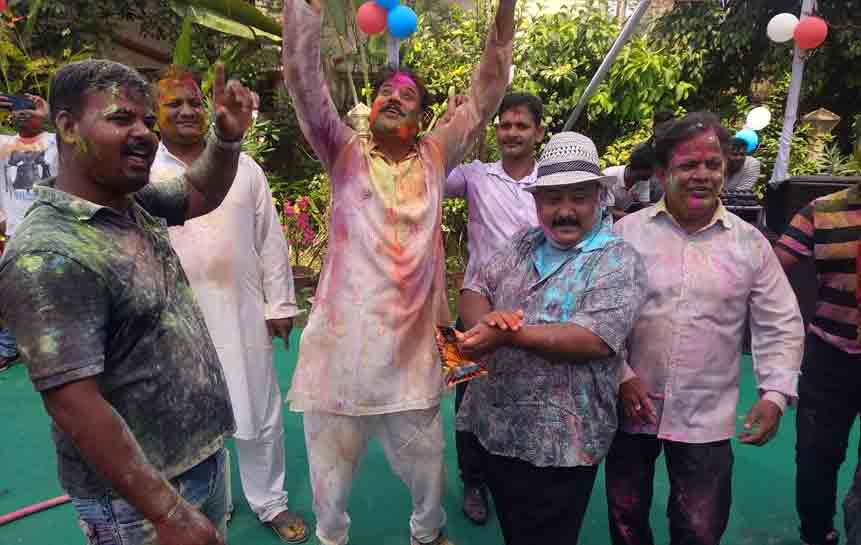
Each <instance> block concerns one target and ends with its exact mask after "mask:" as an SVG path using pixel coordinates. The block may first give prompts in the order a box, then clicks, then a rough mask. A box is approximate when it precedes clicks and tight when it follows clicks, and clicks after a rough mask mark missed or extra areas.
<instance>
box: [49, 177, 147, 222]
mask: <svg viewBox="0 0 861 545" xmlns="http://www.w3.org/2000/svg"><path fill="white" fill-rule="evenodd" d="M56 181H57V179H56V178H48V179H47V180H44V181H42V182H40V183H37V184H35V185H34V186H33V192H34V193H35V194H36V201H37V202H44V203H47V204H50V205H51V206H53V207H54V208H56V209H57V210H59V211H60V212H63V213H65V214H69V215H71V216H73V217H75V218H76V219H78V220H79V221H89V220H91V219H93V217H94V216H95V215H96V214H97V213H99V211H101V210H107V211H109V212H110V213H112V214H118V215H120V216H123V217H124V218H128V216H127V215H125V214H122V213H120V212H118V211H116V210H114V209H113V208H110V207H108V206H102V205H100V204H96V203H94V202H90V201H88V200H86V199H82V198H80V197H76V196H75V195H72V194H71V193H66V192H65V191H61V190H59V189H57V188H56V187H54V186H55V184H56ZM126 198H127V199H128V200H129V201H131V202H130V203H129V204H130V205H131V206H134V207H135V208H139V207H137V205H136V204H135V202H134V200H133V199H132V198H131V197H126ZM138 212H141V213H143V214H146V215H147V216H148V214H147V213H146V211H144V210H143V209H140V210H138Z"/></svg>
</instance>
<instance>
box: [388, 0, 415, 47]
mask: <svg viewBox="0 0 861 545" xmlns="http://www.w3.org/2000/svg"><path fill="white" fill-rule="evenodd" d="M418 24H419V18H418V17H417V16H416V12H414V11H413V10H411V9H410V8H409V7H408V6H403V5H401V6H397V7H396V8H394V9H393V10H391V11H390V12H389V18H388V26H389V34H391V35H392V36H394V37H395V38H398V39H400V40H403V39H404V38H409V37H410V36H412V34H413V32H415V31H416V28H418Z"/></svg>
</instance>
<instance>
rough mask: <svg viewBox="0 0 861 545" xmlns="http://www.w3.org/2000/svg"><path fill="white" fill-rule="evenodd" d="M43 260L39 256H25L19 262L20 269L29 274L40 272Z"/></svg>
mask: <svg viewBox="0 0 861 545" xmlns="http://www.w3.org/2000/svg"><path fill="white" fill-rule="evenodd" d="M42 262H43V260H42V258H41V257H40V256H38V255H25V256H22V257H21V259H19V260H18V267H20V268H22V269H24V270H25V271H27V272H28V273H35V272H38V271H39V269H41V268H42Z"/></svg>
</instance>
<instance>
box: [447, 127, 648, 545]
mask: <svg viewBox="0 0 861 545" xmlns="http://www.w3.org/2000/svg"><path fill="white" fill-rule="evenodd" d="M610 181H611V178H609V177H607V176H604V175H603V174H602V173H601V170H600V168H599V167H598V152H597V151H596V149H595V144H594V143H592V141H591V140H590V139H589V138H587V137H586V136H583V135H582V134H578V133H574V132H563V133H560V134H556V135H553V137H552V138H551V139H550V141H549V142H548V143H547V145H546V146H545V147H544V151H543V152H542V154H541V159H540V160H539V161H538V172H537V178H536V180H535V182H534V183H533V184H532V185H530V186H528V187H527V191H529V192H531V193H532V195H533V196H534V198H535V204H536V208H537V213H538V221H539V223H540V226H539V227H534V228H529V229H525V230H523V231H521V232H519V233H518V234H516V235H515V236H514V237H512V239H511V240H510V241H509V242H508V243H507V244H505V245H504V246H503V247H502V248H501V249H500V251H498V252H497V253H496V254H494V255H493V256H491V258H490V259H489V260H487V261H485V262H484V264H483V265H482V266H481V267H480V269H479V271H478V274H476V275H475V276H474V277H473V278H472V280H471V281H470V282H468V283H465V284H464V289H463V292H462V293H461V297H462V300H463V302H462V303H461V312H462V315H461V318H462V319H463V322H464V325H466V326H467V327H470V329H469V330H468V331H467V332H466V333H464V334H463V335H462V336H461V341H460V348H461V350H462V351H463V352H464V354H466V355H467V356H472V357H474V358H483V359H484V360H485V362H486V364H487V366H488V369H489V373H488V375H487V376H486V377H484V378H482V379H480V380H476V381H473V382H472V383H471V384H470V386H469V389H467V391H466V396H465V398H464V400H463V404H462V406H461V409H460V411H459V412H458V415H457V427H458V429H459V430H468V431H471V432H472V433H474V434H475V435H476V436H477V437H478V440H479V442H480V443H481V445H482V447H483V448H484V449H485V450H486V455H485V457H484V462H485V468H484V470H485V474H486V479H487V483H488V487H489V488H490V491H491V493H492V494H493V502H494V505H495V506H496V512H497V515H498V517H499V523H500V525H501V527H502V533H503V535H504V537H505V543H506V545H534V544H537V543H541V544H547V545H569V544H576V543H577V538H578V536H579V533H580V527H581V524H582V521H583V516H584V514H585V512H586V506H587V505H588V503H589V498H590V496H591V493H592V486H593V484H594V482H595V476H596V475H597V473H598V466H599V464H600V463H601V460H602V459H603V458H604V456H605V455H606V454H607V451H608V450H609V449H610V444H611V443H612V441H613V435H614V433H615V431H616V427H617V414H618V412H617V402H618V389H619V380H620V378H621V376H622V368H623V365H624V360H625V340H626V338H627V336H628V333H629V331H630V330H631V327H632V326H633V323H634V319H635V318H636V316H637V312H638V311H639V308H640V305H641V304H642V301H643V298H644V295H645V292H644V281H645V278H644V274H645V273H644V270H643V263H642V261H641V259H640V256H639V255H638V254H637V252H636V251H634V249H633V248H632V247H631V245H630V244H628V243H626V242H624V241H622V240H621V239H620V238H618V237H616V236H615V235H613V233H612V231H611V224H610V223H608V222H606V221H604V220H603V215H604V210H603V208H604V206H603V203H604V202H605V201H604V200H603V198H602V197H603V195H602V193H606V191H607V188H606V187H605V186H604V184H607V183H608V182H610Z"/></svg>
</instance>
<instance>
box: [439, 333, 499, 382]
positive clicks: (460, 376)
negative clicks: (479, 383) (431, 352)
mask: <svg viewBox="0 0 861 545" xmlns="http://www.w3.org/2000/svg"><path fill="white" fill-rule="evenodd" d="M434 335H435V337H436V345H437V348H438V349H439V359H440V362H441V363H442V375H443V379H444V380H445V385H446V387H448V388H451V387H452V386H454V385H456V384H459V383H461V382H466V381H468V380H472V379H474V378H477V377H483V376H484V375H486V374H487V367H485V366H484V364H482V363H481V362H475V361H472V360H470V359H469V358H467V357H465V356H464V355H463V354H462V353H461V352H460V350H459V349H458V347H457V335H455V332H454V328H451V327H448V326H437V327H436V328H435V330H434Z"/></svg>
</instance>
